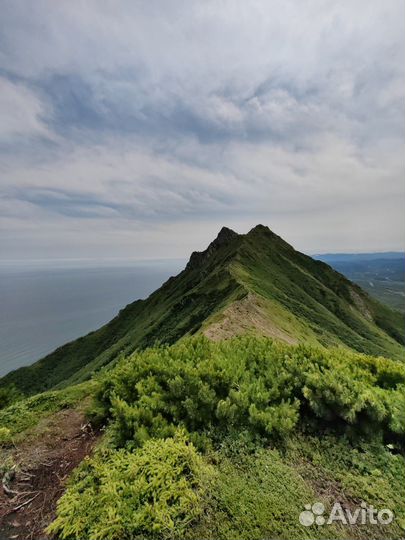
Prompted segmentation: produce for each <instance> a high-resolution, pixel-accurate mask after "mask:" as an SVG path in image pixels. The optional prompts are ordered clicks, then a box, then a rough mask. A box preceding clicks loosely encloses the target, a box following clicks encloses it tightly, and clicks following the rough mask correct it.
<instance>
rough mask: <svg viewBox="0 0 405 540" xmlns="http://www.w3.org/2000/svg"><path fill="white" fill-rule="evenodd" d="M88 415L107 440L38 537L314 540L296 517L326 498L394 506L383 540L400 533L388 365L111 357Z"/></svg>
mask: <svg viewBox="0 0 405 540" xmlns="http://www.w3.org/2000/svg"><path fill="white" fill-rule="evenodd" d="M90 414H91V416H92V418H93V421H94V422H98V423H101V422H106V421H107V422H108V428H107V436H106V439H105V441H104V444H103V445H102V447H101V448H100V449H99V451H98V452H97V453H96V455H95V457H93V458H91V459H90V460H86V461H85V462H84V463H83V464H82V465H81V466H80V467H79V469H78V470H77V472H76V473H75V475H74V477H73V478H72V480H71V482H70V484H69V487H68V489H67V491H66V493H65V495H64V496H63V497H62V498H61V500H60V503H59V507H58V515H57V518H56V521H55V522H54V523H53V524H52V525H51V526H50V529H49V531H51V532H54V533H57V534H58V535H59V537H60V538H63V539H69V540H79V539H81V538H84V537H91V538H94V539H106V540H107V539H108V540H115V539H118V538H120V539H124V540H125V539H132V538H138V537H142V538H143V537H145V538H176V536H177V537H181V538H190V539H193V538H195V539H197V538H207V539H214V538H216V539H218V538H219V539H227V538H240V539H245V538H246V539H248V538H249V539H260V538H264V537H279V538H288V539H294V538H322V537H324V534H323V531H322V529H319V528H317V527H316V526H312V527H309V528H306V527H303V526H302V525H301V524H300V523H299V521H298V515H299V513H300V511H302V509H303V507H304V505H305V504H307V503H308V502H310V503H311V502H313V501H316V500H320V501H322V502H323V503H324V504H325V505H326V506H327V505H328V504H329V505H330V504H332V501H333V497H335V498H338V499H339V500H342V499H343V500H346V501H347V502H348V504H352V505H353V504H356V503H357V504H359V502H360V501H361V500H365V501H367V502H368V503H370V504H371V503H372V504H376V505H380V506H381V505H383V506H384V505H385V506H386V507H389V508H393V509H394V511H395V513H396V515H397V520H396V521H395V523H393V524H392V525H391V526H390V527H386V528H385V529H383V530H381V531H380V530H379V531H378V534H379V537H381V538H399V537H400V534H402V533H401V526H402V527H403V526H405V505H404V502H403V501H404V500H405V499H404V495H405V493H404V489H405V488H404V486H405V462H404V458H403V448H404V435H405V366H404V365H403V364H401V363H399V362H395V361H391V360H388V359H385V358H373V357H367V356H364V355H359V354H356V353H351V352H348V351H346V350H344V349H341V350H339V349H336V350H324V349H321V348H314V347H309V346H296V347H294V346H287V345H281V344H277V343H274V342H272V341H271V340H270V339H266V338H256V337H242V338H234V339H232V340H229V341H224V342H219V343H212V342H210V341H208V340H207V339H205V338H202V337H198V338H192V339H186V340H183V341H182V342H179V343H177V344H176V345H173V346H171V347H168V346H160V347H156V348H151V349H147V350H146V351H143V352H140V353H136V354H133V355H131V356H130V357H128V358H126V359H122V360H121V361H120V362H119V363H118V364H117V365H116V367H115V368H114V369H112V370H110V371H108V372H106V373H105V375H103V376H101V377H99V380H98V383H97V391H96V398H95V402H94V405H93V407H92V410H91V413H90ZM179 430H180V431H179ZM387 445H388V446H387ZM130 509H132V510H130ZM107 523H108V525H107ZM365 531H366V532H365ZM367 531H368V532H367ZM374 532H375V531H372V530H368V529H367V526H363V528H362V529H361V528H360V529H357V528H356V527H352V529H351V531H350V536H352V537H353V538H364V536H361V534H362V535H364V534H366V535H367V534H372V533H374ZM328 535H329V537H330V538H346V537H347V529H342V528H339V527H338V526H333V527H330V528H328Z"/></svg>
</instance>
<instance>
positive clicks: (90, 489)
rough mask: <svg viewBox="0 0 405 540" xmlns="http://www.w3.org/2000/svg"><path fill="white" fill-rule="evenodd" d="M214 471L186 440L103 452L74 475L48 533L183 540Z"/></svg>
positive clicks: (103, 539)
mask: <svg viewBox="0 0 405 540" xmlns="http://www.w3.org/2000/svg"><path fill="white" fill-rule="evenodd" d="M210 476H212V470H211V467H210V466H208V465H206V464H205V463H204V461H203V460H202V458H201V457H200V456H199V455H198V454H197V452H196V450H195V448H194V447H193V445H192V444H191V443H190V442H188V441H187V439H186V438H185V436H184V434H183V433H181V432H178V431H177V432H176V433H175V434H174V437H173V438H167V439H165V440H164V441H158V440H151V441H148V442H146V443H145V445H144V446H143V448H142V449H138V450H136V451H135V452H133V453H132V452H128V451H127V450H123V449H121V450H119V451H115V452H114V451H105V452H104V454H103V453H102V452H100V453H99V454H98V455H96V457H94V458H91V459H89V458H87V459H86V460H85V461H84V462H83V463H82V465H81V466H80V467H79V468H78V469H77V470H76V472H75V473H74V475H73V477H72V478H71V480H70V482H69V486H68V489H67V491H66V493H65V495H63V497H62V498H61V499H60V500H59V503H58V516H57V518H56V520H55V521H54V522H53V523H52V524H51V525H50V526H49V527H48V533H50V534H57V535H58V538H61V539H62V540H65V539H69V540H76V539H77V540H82V539H84V538H91V539H92V540H126V539H132V538H135V537H137V538H138V537H142V538H144V535H148V536H149V537H153V538H168V537H170V538H173V537H179V538H182V536H183V533H184V531H185V529H186V528H187V527H188V526H189V525H190V524H191V523H192V522H193V521H194V520H196V518H198V516H199V515H200V514H201V510H202V506H201V503H202V496H203V495H204V485H205V484H206V482H207V481H208V480H209V478H210Z"/></svg>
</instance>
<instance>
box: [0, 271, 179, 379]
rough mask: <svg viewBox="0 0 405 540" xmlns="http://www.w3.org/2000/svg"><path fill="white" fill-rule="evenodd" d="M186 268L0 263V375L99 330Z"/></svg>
mask: <svg viewBox="0 0 405 540" xmlns="http://www.w3.org/2000/svg"><path fill="white" fill-rule="evenodd" d="M183 267H184V262H183V261H168V262H167V261H166V262H155V263H137V264H134V263H131V264H129V263H128V264H126V265H125V266H114V267H108V266H107V267H98V268H95V267H80V268H78V267H73V268H66V267H58V268H35V267H26V266H25V267H20V266H15V265H14V266H11V265H8V266H0V376H2V375H4V374H6V373H8V372H9V371H11V370H13V369H16V368H18V367H20V366H24V365H28V364H31V363H32V362H34V361H35V360H38V359H39V358H41V357H42V356H44V355H46V354H47V353H50V352H51V351H53V350H54V349H55V348H56V347H59V346H60V345H63V344H64V343H67V342H68V341H71V340H73V339H76V338H78V337H80V336H82V335H85V334H87V333H88V332H90V331H91V330H95V329H97V328H98V327H100V326H101V325H103V324H104V323H106V322H108V321H109V320H110V319H112V318H113V317H114V316H115V315H116V314H117V312H118V311H119V310H120V309H121V308H123V307H124V306H125V305H127V304H129V303H130V302H133V301H134V300H136V299H138V298H146V297H147V296H148V295H149V294H150V293H151V292H153V291H154V290H155V289H156V288H158V287H159V286H160V285H161V284H162V283H163V282H164V281H166V279H167V278H168V277H169V276H171V275H175V274H177V273H178V272H179V271H180V270H181V269H182V268H183Z"/></svg>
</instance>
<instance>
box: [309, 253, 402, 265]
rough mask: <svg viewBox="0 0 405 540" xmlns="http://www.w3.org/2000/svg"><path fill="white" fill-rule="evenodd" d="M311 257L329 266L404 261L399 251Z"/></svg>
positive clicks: (331, 254) (329, 254) (327, 254)
mask: <svg viewBox="0 0 405 540" xmlns="http://www.w3.org/2000/svg"><path fill="white" fill-rule="evenodd" d="M312 257H313V258H314V259H317V260H319V261H323V262H327V263H329V264H330V263H332V262H339V261H347V262H358V261H374V260H379V259H389V260H392V259H400V260H402V261H405V253H403V252H401V251H382V252H379V253H324V254H317V255H313V256H312Z"/></svg>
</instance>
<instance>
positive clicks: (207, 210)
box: [0, 0, 405, 261]
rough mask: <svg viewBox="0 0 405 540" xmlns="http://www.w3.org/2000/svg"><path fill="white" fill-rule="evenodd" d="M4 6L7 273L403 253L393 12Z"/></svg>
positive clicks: (333, 4)
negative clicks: (222, 232)
mask: <svg viewBox="0 0 405 540" xmlns="http://www.w3.org/2000/svg"><path fill="white" fill-rule="evenodd" d="M0 6H1V17H0V196H1V199H0V260H2V261H9V260H13V261H14V260H16V261H20V260H21V261H27V260H32V259H35V260H48V259H49V260H50V259H71V258H72V259H76V258H77V259H86V258H87V259H96V260H101V259H119V258H126V257H128V258H136V259H165V258H182V257H187V256H188V255H189V254H190V252H191V251H193V250H201V249H204V248H205V247H206V246H207V244H208V243H209V242H210V241H211V240H212V239H213V238H214V237H215V236H216V234H217V233H218V231H219V229H220V228H221V227H222V226H223V225H225V226H228V227H230V228H233V229H235V230H236V231H238V232H242V233H243V232H247V231H248V230H249V229H250V228H251V227H253V226H254V225H256V224H258V223H263V224H265V225H268V226H269V227H270V228H271V229H272V230H273V231H274V232H276V233H277V234H279V235H281V236H282V237H283V238H285V239H286V240H287V241H288V242H290V243H291V244H293V245H294V247H296V248H297V249H300V250H301V251H304V252H306V253H321V252H367V251H388V250H403V249H404V248H405V223H404V212H403V206H404V197H405V186H404V157H403V155H404V152H403V150H404V138H405V135H404V83H405V74H404V66H405V62H404V60H405V58H404V56H405V43H404V41H405V38H404V36H405V32H404V21H405V13H404V11H405V8H404V6H405V3H404V2H403V0H386V1H381V0H356V1H353V0H340V1H339V2H337V1H336V0H300V1H297V0H262V1H257V0H249V2H246V1H244V0H228V1H227V0H216V1H211V0H206V1H204V2H199V1H197V0H196V1H193V0H184V1H183V0H170V1H165V0H160V1H155V0H150V1H147V2H145V1H137V0H103V2H100V1H98V0H94V1H92V0H87V1H79V0H60V1H58V2H55V1H54V0H36V1H35V2H32V1H31V0H0Z"/></svg>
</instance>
